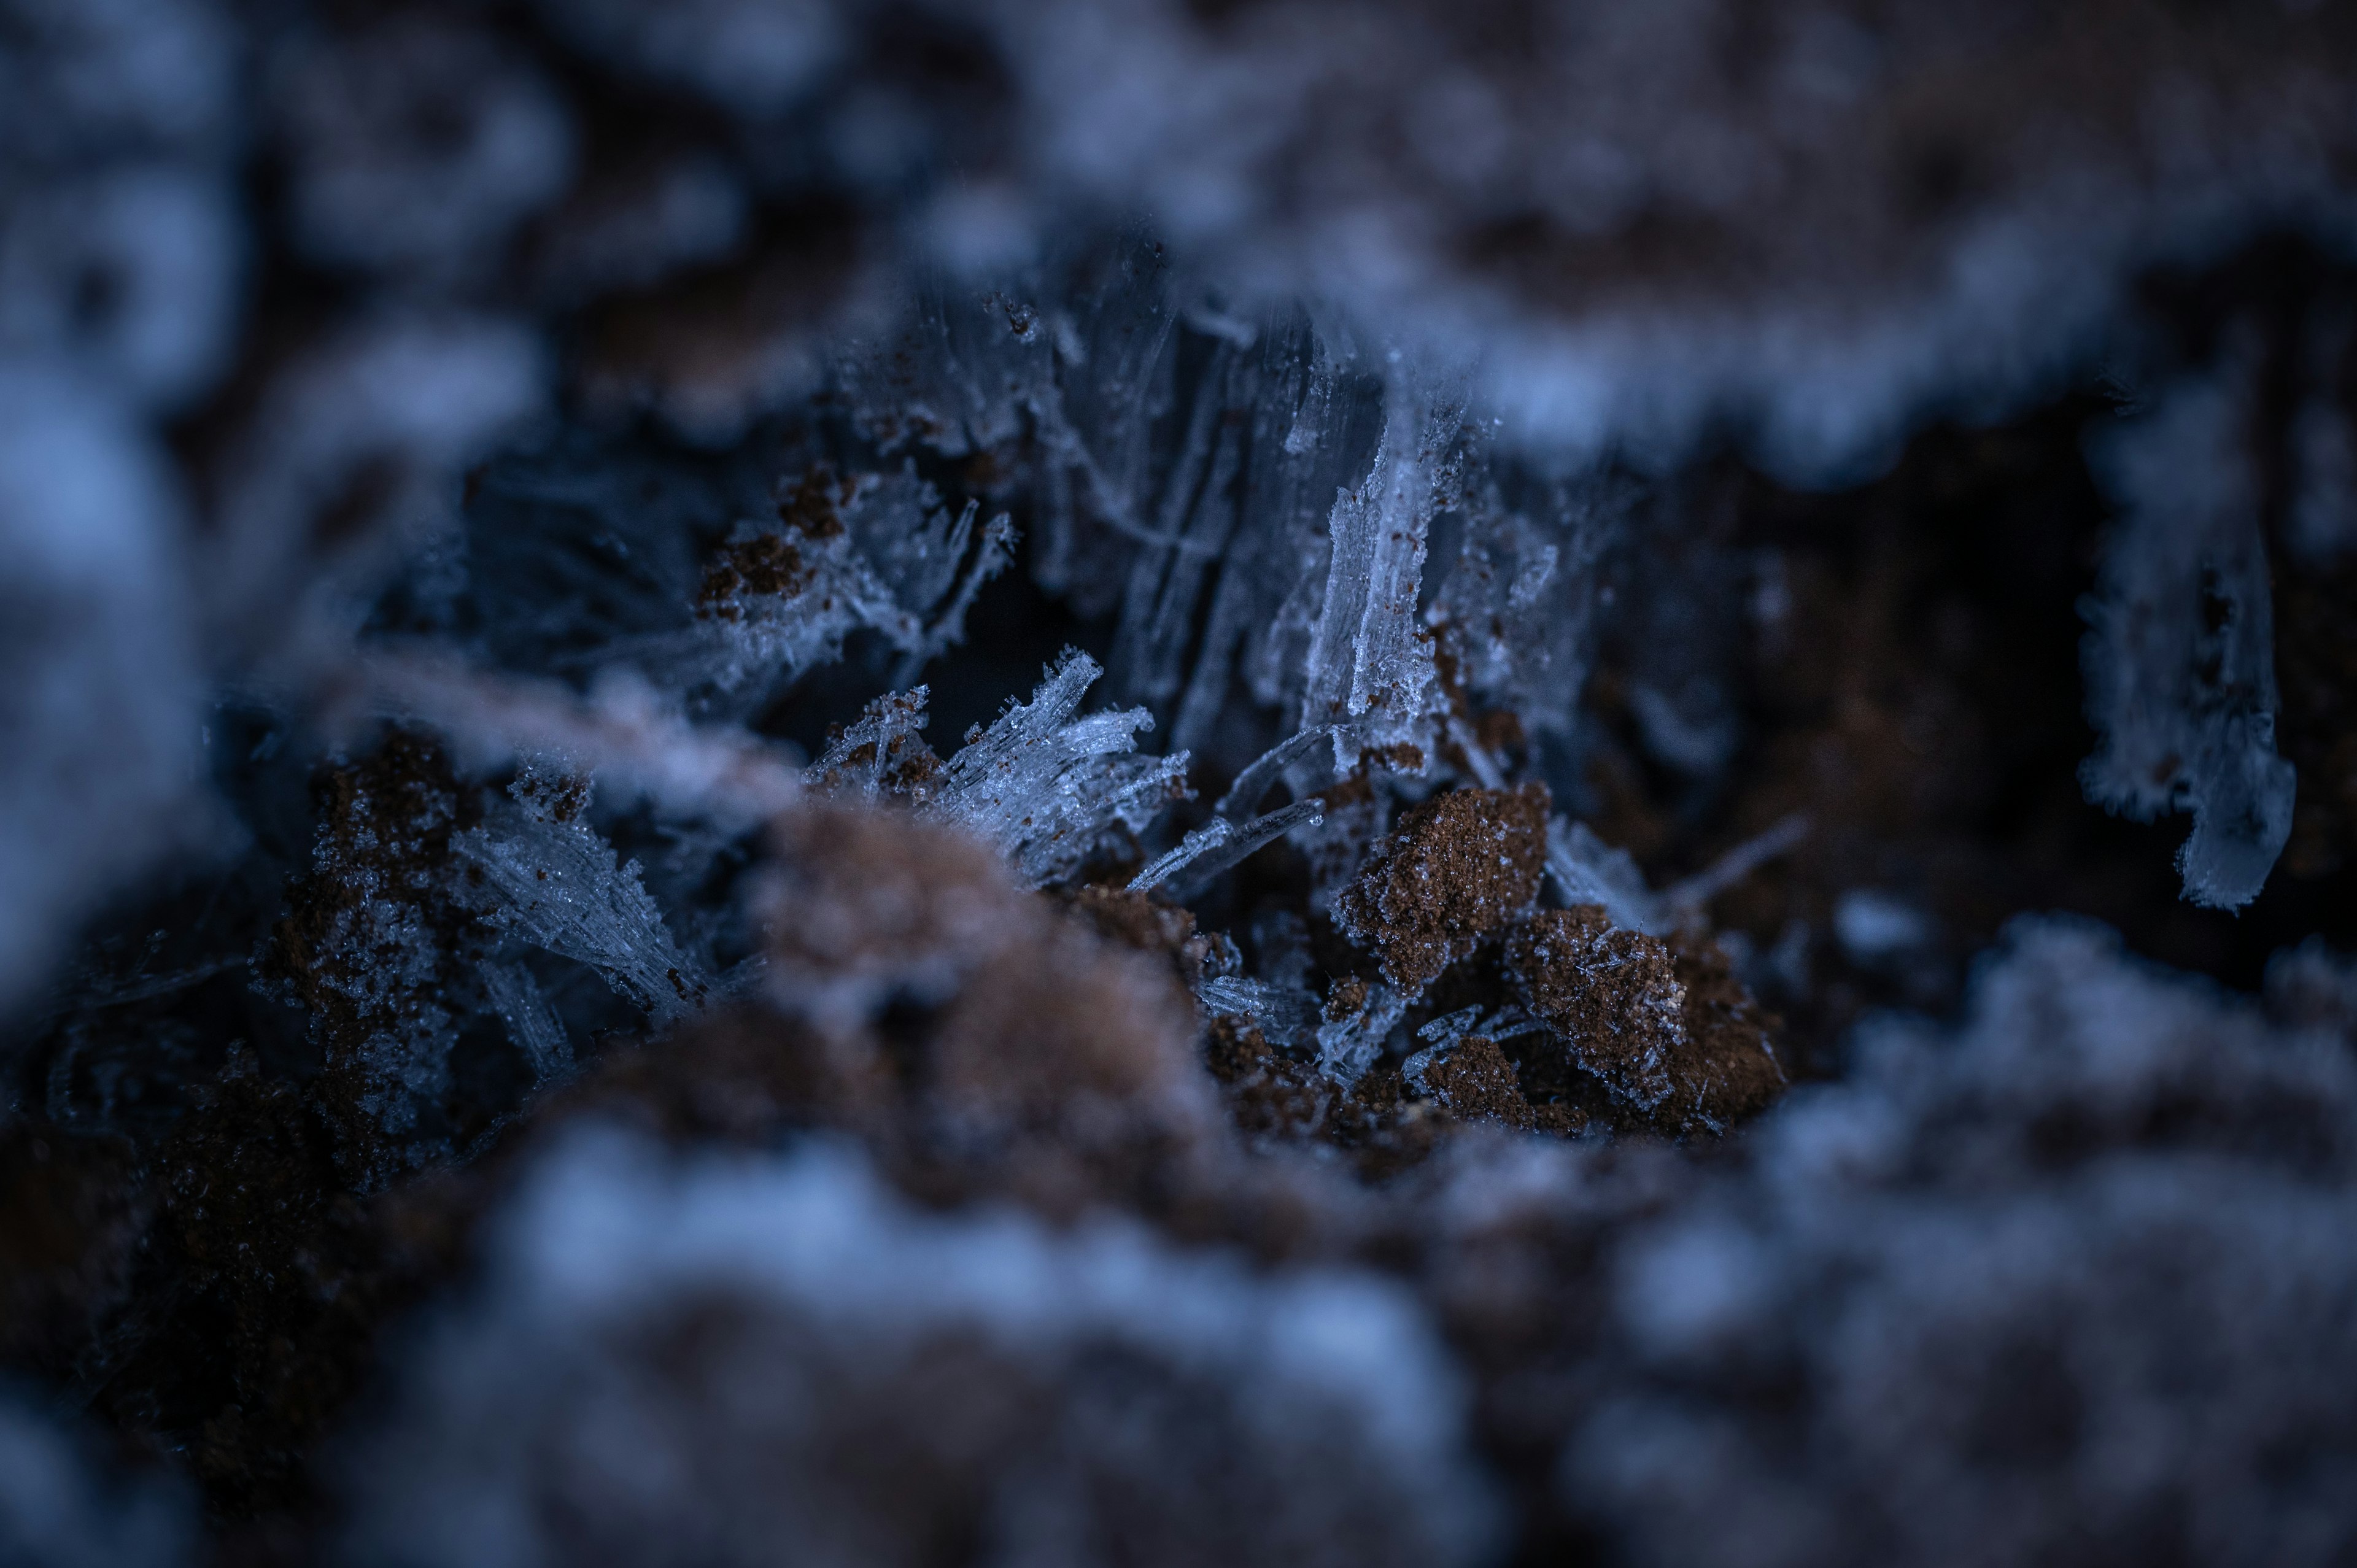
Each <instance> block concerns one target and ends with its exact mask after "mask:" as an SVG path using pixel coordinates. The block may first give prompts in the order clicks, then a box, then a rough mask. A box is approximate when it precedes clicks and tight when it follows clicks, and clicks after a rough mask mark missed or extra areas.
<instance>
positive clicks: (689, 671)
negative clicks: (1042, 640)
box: [607, 468, 1015, 711]
mask: <svg viewBox="0 0 2357 1568" xmlns="http://www.w3.org/2000/svg"><path fill="white" fill-rule="evenodd" d="M782 489H783V490H784V493H785V497H786V499H785V500H784V501H783V502H782V503H781V505H780V511H781V512H782V513H783V514H784V521H785V526H784V527H783V528H782V529H780V528H778V527H774V526H770V525H768V524H757V523H753V522H741V523H739V524H738V525H737V529H736V530H735V532H732V533H731V534H730V536H729V538H728V541H727V542H726V544H725V545H724V546H723V547H722V549H721V552H720V554H719V557H718V558H717V559H716V561H715V562H714V563H713V564H712V565H711V566H710V567H709V568H707V569H706V571H705V575H704V581H703V584H702V585H701V586H700V588H699V589H698V591H697V593H696V596H695V618H696V625H695V627H694V629H693V630H691V631H688V632H685V633H678V634H664V635H660V636H656V637H651V638H647V639H640V640H639V641H636V642H631V641H623V642H619V643H617V644H615V645H613V646H612V647H611V648H609V649H608V650H607V652H608V656H612V655H615V654H619V655H621V656H624V657H635V658H637V659H638V660H640V661H641V662H644V663H647V664H648V665H650V666H651V672H652V673H653V674H654V676H655V678H656V679H657V680H658V682H660V683H662V684H664V685H667V686H669V687H671V688H673V689H674V690H680V691H688V690H693V689H694V688H697V687H699V686H702V685H704V684H705V683H707V682H709V683H710V684H712V685H714V686H716V687H717V688H719V689H720V690H721V691H722V692H724V693H732V694H733V695H732V699H731V703H732V706H733V707H734V708H735V709H737V710H740V711H741V710H744V709H746V708H748V706H750V705H752V704H756V703H759V701H761V700H762V699H763V698H765V697H767V696H768V695H769V694H770V693H771V692H772V691H774V690H775V688H776V687H777V686H778V685H779V684H780V682H786V681H791V679H793V678H794V677H795V676H797V675H799V674H802V672H804V671H808V670H809V669H811V668H812V667H813V666H815V665H818V664H823V663H828V662H831V661H832V660H835V659H837V658H839V657H840V656H841V654H842V650H843V643H844V639H845V638H846V637H847V636H849V635H850V634H851V633H852V632H854V631H856V630H859V629H861V628H868V629H872V630H874V631H875V632H877V633H878V634H880V635H881V636H882V638H883V639H884V640H885V642H886V643H887V644H888V646H890V647H891V648H893V649H894V650H897V651H899V653H900V654H901V656H902V657H901V660H900V664H899V674H898V676H897V678H896V680H895V682H894V684H896V685H906V684H907V683H908V682H910V681H911V680H913V679H914V678H915V676H916V674H917V672H918V671H920V669H922V668H923V666H924V664H925V662H926V661H927V660H930V659H931V658H932V657H934V656H935V655H936V654H939V653H941V652H942V651H943V650H947V649H948V648H950V647H952V646H953V645H954V644H956V643H957V642H959V641H961V640H963V638H964V636H965V617H966V612H967V610H969V609H970V608H971V607H973V604H974V596H975V595H976V594H977V593H979V592H980V591H981V589H982V585H984V584H985V583H986V582H988V581H989V580H990V579H991V578H992V577H994V576H996V575H998V573H999V572H1001V571H1003V570H1004V569H1005V568H1006V564H1007V562H1008V561H1009V559H1010V558H1011V554H1012V552H1013V549H1014V544H1015V531H1014V527H1013V525H1012V523H1011V522H1010V521H1008V519H1007V516H1006V513H1004V512H1001V513H999V514H997V515H996V516H994V517H993V518H991V520H990V521H988V522H987V523H985V524H983V525H982V526H981V527H980V528H979V530H977V528H976V526H975V519H976V514H977V513H978V511H979V510H980V506H979V503H978V502H974V501H971V500H970V501H968V502H967V503H966V504H965V505H964V507H963V508H962V509H960V510H957V511H955V512H951V511H950V510H947V509H945V508H944V507H943V506H942V503H941V499H940V498H939V496H938V495H937V494H936V493H935V492H934V490H933V488H932V487H931V485H929V484H926V483H924V482H923V481H921V480H920V479H919V478H917V477H916V474H915V471H914V469H913V468H906V469H903V470H902V471H901V472H899V473H898V474H894V475H889V476H880V477H879V476H876V475H866V476H854V477H850V478H837V477H835V475H834V473H833V472H831V471H829V470H825V469H813V471H811V472H810V473H807V474H805V475H803V476H802V477H801V478H799V479H798V480H796V481H794V482H792V483H791V484H789V485H787V486H785V487H782Z"/></svg>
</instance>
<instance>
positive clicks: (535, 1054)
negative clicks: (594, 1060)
mask: <svg viewBox="0 0 2357 1568" xmlns="http://www.w3.org/2000/svg"><path fill="white" fill-rule="evenodd" d="M482 974H483V989H484V991H485V992H486V993H489V995H490V1003H491V1007H492V1010H493V1011H495V1012H497V1013H498V1014H499V1015H500V1022H501V1023H503V1024H505V1025H506V1026H508V1038H510V1039H511V1040H513V1041H514V1042H515V1046H516V1048H517V1049H518V1050H520V1051H522V1052H523V1055H524V1059H525V1060H526V1061H528V1062H530V1063H531V1064H532V1073H533V1078H534V1079H539V1080H540V1081H542V1082H546V1081H547V1080H549V1079H556V1078H563V1077H565V1076H566V1075H567V1074H568V1073H569V1072H571V1070H572V1068H573V1042H572V1041H570V1040H568V1039H566V1038H565V1021H564V1020H563V1019H561V1018H559V1017H558V1016H557V1015H556V1013H555V1011H554V1009H553V1008H551V1007H550V1006H549V1004H548V998H547V997H546V996H544V995H543V994H542V993H541V989H540V983H539V982H538V981H536V980H534V979H533V976H532V971H530V970H528V969H526V968H525V967H524V966H523V965H522V964H521V963H514V962H508V963H487V964H485V965H484V966H483V970H482Z"/></svg>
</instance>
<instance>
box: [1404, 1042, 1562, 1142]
mask: <svg viewBox="0 0 2357 1568" xmlns="http://www.w3.org/2000/svg"><path fill="white" fill-rule="evenodd" d="M1424 1081H1425V1083H1426V1086H1428V1087H1429V1088H1430V1089H1431V1090H1432V1098H1433V1099H1434V1100H1436V1101H1439V1103H1440V1104H1441V1105H1443V1106H1444V1107H1446V1108H1447V1109H1448V1112H1449V1113H1450V1114H1451V1115H1454V1116H1456V1117H1458V1119H1459V1120H1461V1121H1466V1122H1481V1121H1490V1122H1503V1123H1505V1124H1506V1125H1507V1126H1509V1127H1512V1128H1513V1129H1514V1130H1515V1131H1517V1132H1524V1133H1526V1132H1529V1131H1531V1130H1533V1129H1534V1128H1535V1127H1536V1126H1537V1125H1538V1118H1537V1116H1536V1115H1535V1114H1534V1112H1532V1110H1531V1102H1530V1101H1528V1100H1526V1099H1524V1098H1523V1086H1522V1081H1521V1080H1520V1079H1517V1078H1516V1077H1515V1076H1514V1064H1513V1063H1512V1062H1510V1061H1508V1060H1507V1059H1506V1053H1505V1052H1503V1051H1501V1050H1500V1049H1499V1048H1498V1045H1497V1042H1496V1041H1494V1040H1491V1039H1490V1038H1489V1037H1488V1036H1483V1035H1475V1036H1472V1037H1470V1038H1469V1039H1465V1040H1460V1041H1458V1044H1457V1045H1456V1047H1454V1048H1453V1049H1451V1050H1450V1051H1449V1052H1448V1054H1447V1055H1446V1056H1444V1057H1442V1058H1440V1059H1439V1060H1438V1061H1437V1062H1434V1063H1433V1064H1432V1065H1431V1066H1430V1067H1428V1068H1426V1069H1424Z"/></svg>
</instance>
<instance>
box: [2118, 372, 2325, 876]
mask: <svg viewBox="0 0 2357 1568" xmlns="http://www.w3.org/2000/svg"><path fill="white" fill-rule="evenodd" d="M2248 398H2249V393H2248V391H2247V388H2246V386H2245V385H2244V377H2243V376H2242V375H2238V374H2237V373H2235V372H2233V371H2225V372H2221V373H2220V374H2219V375H2218V376H2216V377H2214V378H2212V379H2210V380H2206V381H2190V382H2186V383H2182V384H2178V385H2174V386H2171V387H2169V388H2168V389H2167V390H2166V391H2165V392H2162V393H2161V395H2160V396H2159V398H2158V402H2157V403H2156V405H2155V406H2154V408H2153V409H2152V410H2151V411H2150V412H2149V413H2146V414H2144V415H2143V416H2142V417H2140V418H2138V419H2136V421H2134V422H2133V423H2131V424H2129V425H2128V426H2127V427H2126V428H2125V429H2123V430H2121V431H2119V432H2117V433H2115V434H2114V435H2112V436H2111V437H2110V439H2109V440H2108V441H2107V442H2106V443H2105V444H2104V446H2101V447H2100V448H2099V449H2098V453H2097V456H2098V458H2099V465H2098V466H2099V467H2100V469H2101V471H2102V473H2103V474H2104V478H2106V480H2107V482H2108V484H2109V487H2110V489H2111V491H2112V495H2113V498H2114V499H2115V501H2116V502H2117V503H2118V505H2119V506H2120V508H2121V509H2122V515H2121V518H2120V520H2119V522H2118V525H2117V532H2116V533H2115V537H2114V539H2113V541H2112V543H2111V546H2110V549H2109V551H2108V552H2107V553H2106V556H2105V564H2104V579H2103V587H2102V592H2101V595H2100V596H2099V597H2098V598H2097V599H2096V600H2094V601H2093V602H2092V603H2091V604H2090V606H2089V608H2088V612H2087V613H2088V617H2089V620H2090V623H2091V625H2092V628H2093V629H2092V630H2091V631H2090V632H2089V633H2088V637H2087V646H2086V668H2087V687H2088V698H2087V708H2088V715H2089V717H2090V718H2091V719H2092V720H2093V723H2094V725H2095V726H2096V727H2097V729H2098V730H2099V731H2100V732H2101V733H2102V736H2103V746H2102V749H2100V750H2099V751H2098V752H2096V754H2095V755H2094V756H2093V757H2090V758H2089V759H2088V760H2087V763H2086V766H2085V768H2083V772H2082V778H2083V780H2084V782H2085V785H2086V789H2087V793H2088V795H2089V797H2090V798H2091V799H2093V800H2098V801H2100V802H2102V803H2103V804H2104V805H2105V806H2106V807H2109V808H2110V809H2111V810H2113V811H2119V812H2122V813H2124V814H2126V815H2127V816H2130V817H2133V818H2135V819H2136V820H2137V821H2140V822H2148V821H2150V820H2151V819H2152V818H2154V817H2156V816H2158V815H2159V814H2160V813H2161V812H2163V811H2190V812H2191V813H2192V814H2193V831H2192V832H2191V833H2190V835H2189V836H2188V837H2187V839H2186V841H2185V843H2184V846H2183V847H2182V848H2181V849H2180V850H2179V852H2178V857H2177V864H2178V869H2179V871H2180V872H2181V873H2182V874H2183V875H2184V878H2185V897H2188V898H2190V899H2192V900H2193V901H2194V902H2196V903H2199V904H2206V905H2210V906H2212V907H2213V908H2224V909H2232V908H2240V907H2241V906H2243V905H2245V904H2248V903H2249V902H2250V901H2251V900H2252V899H2253V898H2255V897H2258V893H2259V889H2260V888H2261V887H2262V886H2265V885H2266V879H2267V873H2268V871H2269V870H2270V869H2272V868H2273V866H2274V865H2275V863H2276V856H2277V855H2279V854H2282V852H2283V847H2284V844H2285V843H2286V841H2287V840H2288V839H2289V838H2290V836H2291V827H2292V800H2293V795H2294V787H2295V783H2296V780H2295V779H2294V777H2293V771H2292V767H2291V764H2290V763H2288V762H2287V761H2285V760H2284V759H2283V758H2281V757H2277V756H2276V746H2275V725H2276V679H2275V652H2274V649H2275V643H2274V631H2273V628H2272V624H2271V595H2270V591H2269V586H2268V564H2267V554H2266V542H2265V540H2264V539H2263V537H2262V536H2261V533H2260V521H2259V510H2258V509H2259V491H2258V478H2257V476H2256V475H2255V473H2254V472H2253V471H2252V468H2251V461H2252V459H2251V457H2250V455H2249V451H2248V447H2247V445H2246V440H2245V435H2244V424H2245V422H2246V421H2247V420H2248V419H2249V418H2250V417H2251V413H2250V403H2249V401H2248Z"/></svg>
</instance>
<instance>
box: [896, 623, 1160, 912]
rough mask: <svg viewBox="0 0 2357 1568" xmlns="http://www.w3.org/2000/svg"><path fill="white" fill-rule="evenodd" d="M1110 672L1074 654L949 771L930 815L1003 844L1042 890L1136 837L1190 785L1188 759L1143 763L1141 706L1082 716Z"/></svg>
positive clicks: (974, 738)
mask: <svg viewBox="0 0 2357 1568" xmlns="http://www.w3.org/2000/svg"><path fill="white" fill-rule="evenodd" d="M1102 672H1103V671H1102V667H1101V666H1099V665H1098V663H1097V661H1096V660H1093V659H1091V658H1090V657H1089V656H1088V655H1086V654H1084V653H1081V652H1077V651H1071V650H1068V651H1067V652H1066V653H1065V654H1064V656H1063V657H1062V658H1061V659H1060V660H1057V661H1056V663H1055V665H1054V667H1053V668H1051V669H1049V671H1048V672H1047V679H1046V680H1045V681H1044V682H1041V684H1040V686H1039V690H1038V691H1037V692H1035V693H1033V694H1032V697H1031V700H1030V701H1029V702H1028V703H1009V704H1008V706H1007V708H1006V712H1005V713H1003V714H1000V715H999V716H998V717H997V718H996V720H994V721H993V722H992V724H991V725H990V727H989V728H987V729H982V728H980V727H979V726H977V727H976V730H975V732H974V733H973V734H972V735H970V736H967V739H966V744H965V746H963V747H962V748H961V749H960V750H959V751H958V752H957V754H956V755H955V756H953V757H951V758H950V759H949V760H948V761H946V762H944V763H943V764H942V770H941V774H940V776H939V778H938V779H936V780H935V781H934V783H933V785H932V789H931V796H930V798H929V800H928V801H927V809H928V810H930V811H933V812H935V813H937V814H938V815H940V816H942V817H944V818H947V819H948V820H949V821H951V822H957V823H958V824H960V825H961V826H963V827H964V828H966V829H968V830H969V831H971V832H974V833H977V834H979V835H980V836H981V837H983V838H984V839H986V840H987V841H989V842H990V843H994V844H996V845H997V846H998V849H999V851H1000V853H1001V854H1005V855H1006V857H1007V860H1008V862H1009V864H1011V865H1013V866H1014V867H1015V868H1016V872H1017V875H1019V876H1021V877H1022V878H1023V880H1025V881H1026V882H1028V883H1032V884H1038V883H1042V882H1049V881H1054V880H1059V879H1060V878H1063V877H1067V876H1070V875H1072V874H1073V873H1075V872H1077V871H1078V870H1079V869H1080V868H1081V867H1082V865H1085V864H1086V863H1087V861H1088V860H1089V858H1090V857H1091V856H1092V855H1094V854H1099V853H1101V852H1103V851H1104V850H1107V849H1111V848H1116V847H1119V846H1120V844H1121V843H1124V842H1125V841H1126V840H1129V839H1132V838H1134V837H1135V835H1136V834H1137V833H1138V832H1142V831H1143V830H1144V829H1145V827H1146V824H1147V823H1148V822H1152V821H1153V820H1154V819H1155V817H1157V815H1159V814H1160V813H1161V811H1162V809H1163V808H1164V807H1165V806H1166V805H1168V803H1169V802H1170V801H1171V800H1173V799H1175V798H1177V797H1179V796H1180V795H1182V794H1184V793H1185V792H1186V787H1187V757H1186V754H1185V753H1183V752H1182V753H1180V754H1179V755H1178V756H1176V757H1141V756H1139V755H1137V752H1136V746H1137V742H1136V739H1135V736H1136V734H1137V732H1138V731H1140V730H1142V729H1150V728H1151V727H1153V724H1154V719H1153V716H1152V715H1151V714H1147V713H1146V712H1144V711H1143V710H1141V709H1136V708H1130V709H1116V710H1109V711H1106V712H1102V713H1095V714H1085V715H1082V716H1081V717H1078V718H1075V717H1074V716H1073V715H1074V714H1075V713H1076V712H1077V711H1078V709H1079V707H1080V705H1081V699H1082V696H1083V695H1085V694H1086V693H1087V692H1088V689H1089V687H1091V686H1092V685H1093V684H1095V682H1096V679H1097V677H1098V675H1099V674H1101V673H1102Z"/></svg>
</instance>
